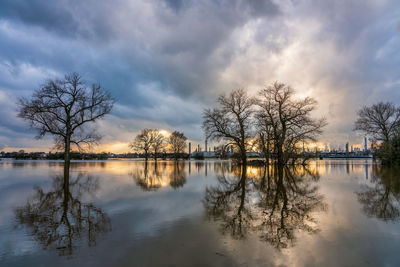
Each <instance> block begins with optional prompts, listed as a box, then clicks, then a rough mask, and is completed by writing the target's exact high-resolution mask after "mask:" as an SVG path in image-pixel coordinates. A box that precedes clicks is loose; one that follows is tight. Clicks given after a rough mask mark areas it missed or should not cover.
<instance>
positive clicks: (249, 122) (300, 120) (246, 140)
mask: <svg viewBox="0 0 400 267" xmlns="http://www.w3.org/2000/svg"><path fill="white" fill-rule="evenodd" d="M217 102H218V104H219V106H218V107H217V108H213V109H205V110H204V113H203V119H204V120H203V129H204V131H205V133H206V136H207V138H209V139H210V140H215V141H224V142H227V143H229V144H230V145H233V146H234V147H235V149H236V151H237V152H238V153H239V155H240V159H241V162H242V163H243V164H245V163H246V162H247V152H249V151H252V150H253V149H254V148H255V147H257V148H258V150H259V151H261V152H263V153H264V155H265V158H266V161H267V162H269V161H270V160H271V159H274V160H276V161H277V163H279V164H286V163H288V162H289V161H290V160H292V162H295V160H296V159H297V158H298V156H299V154H300V149H301V145H302V144H304V143H307V142H312V141H316V138H317V137H318V135H320V134H321V133H322V128H323V127H324V126H325V125H326V124H327V123H326V120H325V118H317V119H316V118H313V117H312V116H311V113H312V112H313V111H314V110H315V108H316V107H317V102H316V101H315V100H314V99H313V98H311V97H306V98H303V99H298V98H295V91H294V90H293V89H292V88H291V87H290V86H288V85H286V84H283V83H279V82H275V83H273V84H272V85H270V86H267V87H265V88H263V89H261V90H260V91H259V92H258V94H257V97H253V96H250V95H248V94H247V93H246V91H245V90H244V89H238V90H234V91H232V92H231V93H230V94H228V95H221V96H220V97H219V98H218V100H217Z"/></svg>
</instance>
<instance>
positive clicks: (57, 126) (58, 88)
mask: <svg viewBox="0 0 400 267" xmlns="http://www.w3.org/2000/svg"><path fill="white" fill-rule="evenodd" d="M113 104H114V100H113V98H112V97H111V95H110V93H108V92H107V91H105V90H104V89H102V88H101V86H100V85H98V84H93V85H92V86H91V87H87V86H86V84H85V83H84V82H83V80H82V77H81V76H80V75H79V74H78V73H72V74H70V75H66V76H65V77H64V79H63V80H58V79H56V80H48V81H46V83H45V84H44V85H43V86H41V88H40V89H39V90H36V91H35V93H34V94H33V96H32V98H31V99H30V100H29V99H26V98H20V99H19V113H18V117H20V118H22V119H24V120H26V121H29V122H30V126H31V128H33V129H36V130H37V131H38V136H37V138H42V137H43V136H45V135H46V134H51V135H53V136H54V138H55V143H56V147H57V148H62V149H64V152H65V154H64V159H65V166H66V168H69V164H70V151H71V146H74V145H75V146H76V147H77V148H78V149H81V148H82V145H92V144H95V143H97V142H98V141H99V139H100V135H98V133H97V132H96V130H95V128H94V127H93V125H91V124H90V123H91V122H95V121H97V120H98V119H101V118H103V117H104V116H105V115H106V114H108V113H110V111H111V109H112V107H113Z"/></svg>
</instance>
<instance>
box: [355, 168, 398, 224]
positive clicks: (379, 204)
mask: <svg viewBox="0 0 400 267" xmlns="http://www.w3.org/2000/svg"><path fill="white" fill-rule="evenodd" d="M399 173H400V168H399V167H397V166H396V167H385V166H373V171H372V178H371V181H372V182H373V183H374V186H373V187H371V186H365V187H364V188H363V190H362V191H360V192H357V195H358V200H359V201H360V203H362V204H363V211H364V213H365V214H366V215H367V216H369V217H376V218H378V219H380V220H382V221H385V222H388V221H398V220H399V218H400V180H399Z"/></svg>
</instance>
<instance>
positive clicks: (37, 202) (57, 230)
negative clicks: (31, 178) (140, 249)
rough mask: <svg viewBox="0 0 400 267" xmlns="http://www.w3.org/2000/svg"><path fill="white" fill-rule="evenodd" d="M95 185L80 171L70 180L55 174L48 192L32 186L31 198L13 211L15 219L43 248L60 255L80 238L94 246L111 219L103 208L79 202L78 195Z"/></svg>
mask: <svg viewBox="0 0 400 267" xmlns="http://www.w3.org/2000/svg"><path fill="white" fill-rule="evenodd" d="M68 174H69V173H68ZM97 188H98V180H97V179H95V178H93V177H90V176H85V175H84V174H82V173H80V174H79V175H78V176H77V178H76V179H75V180H74V181H70V179H69V176H55V177H54V178H53V186H52V190H51V191H49V192H47V193H46V192H44V190H43V189H42V188H40V187H35V188H34V190H35V194H34V195H33V197H32V198H30V199H28V200H27V203H26V205H25V206H23V207H19V208H17V209H16V210H15V215H16V219H17V222H18V223H20V224H22V225H25V226H26V227H27V228H28V229H30V234H31V235H32V236H33V237H35V239H36V240H37V241H38V242H39V243H40V244H41V245H42V246H43V248H44V249H56V250H57V251H58V252H59V254H60V255H71V254H73V250H74V248H75V247H76V246H77V245H78V244H81V242H80V240H84V239H86V241H87V245H88V246H95V245H96V242H97V239H98V237H99V235H101V234H103V233H106V232H108V231H111V221H110V219H109V217H108V216H107V214H106V213H105V212H104V211H102V210H101V209H100V208H98V207H96V206H94V205H93V204H92V203H82V201H81V198H82V197H83V196H84V195H85V194H90V193H93V192H94V191H96V190H97Z"/></svg>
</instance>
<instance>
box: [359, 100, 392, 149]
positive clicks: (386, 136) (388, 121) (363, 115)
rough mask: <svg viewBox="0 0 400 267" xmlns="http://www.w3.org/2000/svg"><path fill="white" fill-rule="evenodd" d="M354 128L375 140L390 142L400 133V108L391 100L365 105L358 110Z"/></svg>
mask: <svg viewBox="0 0 400 267" xmlns="http://www.w3.org/2000/svg"><path fill="white" fill-rule="evenodd" d="M354 129H355V130H359V131H362V132H364V133H365V134H366V135H369V136H370V137H371V139H372V140H373V141H375V142H376V141H381V142H384V143H388V142H389V141H390V139H392V138H393V137H395V136H397V135H398V134H399V133H400V108H398V107H395V106H394V105H393V104H392V103H389V102H387V103H383V102H379V103H378V104H375V105H372V106H371V107H367V106H364V107H363V108H362V109H360V110H359V111H358V118H357V120H356V122H355V127H354Z"/></svg>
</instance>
